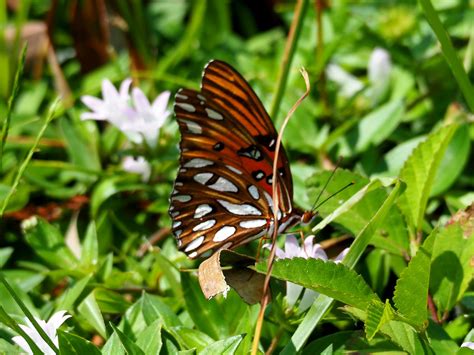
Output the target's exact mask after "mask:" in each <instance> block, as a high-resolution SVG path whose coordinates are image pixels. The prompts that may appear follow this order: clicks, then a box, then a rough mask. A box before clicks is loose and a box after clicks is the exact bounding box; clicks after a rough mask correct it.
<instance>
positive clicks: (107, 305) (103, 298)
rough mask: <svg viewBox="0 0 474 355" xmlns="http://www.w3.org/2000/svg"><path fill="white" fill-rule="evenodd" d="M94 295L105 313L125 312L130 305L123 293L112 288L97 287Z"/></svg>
mask: <svg viewBox="0 0 474 355" xmlns="http://www.w3.org/2000/svg"><path fill="white" fill-rule="evenodd" d="M94 296H95V299H96V301H97V304H98V305H99V308H100V310H101V311H102V312H103V313H124V312H125V311H126V310H127V309H128V308H129V307H130V303H129V302H128V301H127V300H126V299H125V298H124V297H123V295H121V294H119V293H117V292H114V291H111V290H107V289H104V288H96V289H95V290H94Z"/></svg>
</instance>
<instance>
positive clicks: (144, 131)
mask: <svg viewBox="0 0 474 355" xmlns="http://www.w3.org/2000/svg"><path fill="white" fill-rule="evenodd" d="M131 83H132V81H131V80H130V79H125V80H124V81H123V82H122V84H121V85H120V89H119V91H117V89H116V88H115V87H114V86H113V84H112V83H111V82H110V81H109V80H107V79H104V80H103V81H102V100H101V99H98V98H96V97H93V96H88V95H86V96H83V97H82V98H81V99H82V102H83V103H84V104H85V105H86V106H87V107H88V108H89V109H90V110H91V112H85V113H83V114H82V115H81V119H83V120H88V119H92V120H102V121H103V120H106V121H108V122H110V123H111V124H112V125H114V126H115V127H117V128H118V129H120V130H121V131H122V132H123V133H124V134H125V135H126V136H127V138H128V139H129V140H130V141H131V142H133V143H137V144H141V143H143V142H144V141H145V142H146V143H147V144H148V145H149V146H150V147H152V148H154V147H155V146H156V141H157V138H158V135H159V132H160V128H161V127H162V126H163V123H164V122H165V120H166V118H167V117H168V116H169V115H170V112H169V111H167V109H166V108H167V106H168V100H169V97H170V93H169V92H168V91H165V92H163V93H161V94H160V95H158V97H157V98H156V99H155V100H154V101H153V104H150V102H149V101H148V99H147V98H146V96H145V94H144V93H143V92H142V91H141V90H140V89H139V88H133V91H132V97H131V96H130V93H129V91H130V85H131Z"/></svg>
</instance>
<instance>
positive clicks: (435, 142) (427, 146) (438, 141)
mask: <svg viewBox="0 0 474 355" xmlns="http://www.w3.org/2000/svg"><path fill="white" fill-rule="evenodd" d="M456 129H457V125H455V124H452V125H449V126H444V127H441V128H440V129H438V130H437V131H435V132H434V133H431V134H430V135H429V136H428V138H427V139H426V140H425V141H424V142H422V143H420V144H419V145H418V147H417V148H415V150H414V151H413V152H412V154H411V155H410V157H409V158H408V159H407V161H406V162H405V165H404V166H403V168H402V170H401V172H400V179H401V180H403V181H404V182H405V183H406V184H407V188H406V190H405V193H404V194H403V195H402V196H400V199H399V200H398V206H399V207H400V210H401V211H402V213H403V214H404V215H405V217H406V219H407V221H408V223H409V225H410V226H411V227H412V228H414V229H415V231H416V232H418V231H419V230H421V227H422V224H423V217H424V215H425V209H426V205H427V203H428V197H429V196H430V191H431V186H432V184H433V180H434V178H435V177H436V173H437V170H438V167H439V165H440V163H441V160H442V158H443V155H444V152H445V150H446V147H447V146H448V143H449V141H450V140H451V137H452V136H453V134H454V132H455V131H456Z"/></svg>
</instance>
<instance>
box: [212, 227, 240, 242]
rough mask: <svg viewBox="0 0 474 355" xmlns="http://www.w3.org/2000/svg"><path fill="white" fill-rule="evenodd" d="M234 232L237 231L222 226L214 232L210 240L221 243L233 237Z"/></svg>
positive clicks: (233, 228)
mask: <svg viewBox="0 0 474 355" xmlns="http://www.w3.org/2000/svg"><path fill="white" fill-rule="evenodd" d="M236 230H237V229H236V228H235V227H232V226H224V227H222V228H221V229H219V230H218V231H217V232H216V234H215V235H214V238H212V240H213V241H214V242H222V241H224V240H226V239H227V238H229V237H231V236H232V235H234V233H235V231H236Z"/></svg>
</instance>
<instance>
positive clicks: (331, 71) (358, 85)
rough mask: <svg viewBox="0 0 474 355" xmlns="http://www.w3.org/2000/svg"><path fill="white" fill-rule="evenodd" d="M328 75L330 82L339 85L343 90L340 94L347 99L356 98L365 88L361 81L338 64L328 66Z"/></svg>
mask: <svg viewBox="0 0 474 355" xmlns="http://www.w3.org/2000/svg"><path fill="white" fill-rule="evenodd" d="M326 75H327V76H328V78H329V80H332V81H334V82H335V83H336V84H338V85H339V87H340V89H341V91H340V94H341V95H342V96H345V97H352V96H354V95H355V94H356V93H357V92H359V91H360V90H362V88H363V87H364V85H363V84H362V82H361V81H360V80H359V79H357V78H356V77H355V76H354V75H352V74H350V73H348V72H347V71H345V70H344V69H342V68H341V67H340V66H339V65H336V64H329V65H328V66H327V68H326Z"/></svg>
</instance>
